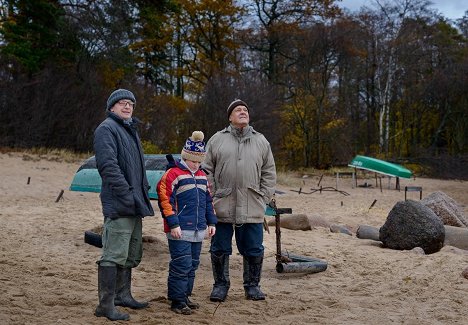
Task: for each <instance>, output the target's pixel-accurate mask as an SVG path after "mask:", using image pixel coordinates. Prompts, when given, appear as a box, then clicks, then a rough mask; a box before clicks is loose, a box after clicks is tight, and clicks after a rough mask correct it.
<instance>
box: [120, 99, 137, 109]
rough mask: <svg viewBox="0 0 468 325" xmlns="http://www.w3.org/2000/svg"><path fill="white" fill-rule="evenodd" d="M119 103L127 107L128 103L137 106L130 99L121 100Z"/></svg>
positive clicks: (130, 105) (131, 106)
mask: <svg viewBox="0 0 468 325" xmlns="http://www.w3.org/2000/svg"><path fill="white" fill-rule="evenodd" d="M117 104H118V105H119V106H122V107H125V106H127V105H128V106H129V107H130V108H133V107H134V106H135V103H133V102H131V101H128V100H119V101H118V102H117Z"/></svg>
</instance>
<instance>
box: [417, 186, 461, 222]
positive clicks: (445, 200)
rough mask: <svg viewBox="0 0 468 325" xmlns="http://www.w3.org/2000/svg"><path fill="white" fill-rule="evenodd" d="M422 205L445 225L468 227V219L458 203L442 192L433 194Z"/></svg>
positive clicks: (422, 201)
mask: <svg viewBox="0 0 468 325" xmlns="http://www.w3.org/2000/svg"><path fill="white" fill-rule="evenodd" d="M421 203H422V204H424V205H425V206H427V207H429V208H430V209H431V210H432V211H434V213H435V214H436V215H437V216H438V217H439V218H440V219H441V220H442V222H443V223H444V225H449V226H455V227H468V219H467V217H466V216H465V214H464V212H463V209H462V208H461V207H460V206H459V205H458V204H457V202H456V201H455V200H454V199H452V198H451V197H449V196H448V195H447V194H445V193H444V192H441V191H437V192H434V193H431V194H430V195H428V196H427V197H425V198H424V199H423V200H421Z"/></svg>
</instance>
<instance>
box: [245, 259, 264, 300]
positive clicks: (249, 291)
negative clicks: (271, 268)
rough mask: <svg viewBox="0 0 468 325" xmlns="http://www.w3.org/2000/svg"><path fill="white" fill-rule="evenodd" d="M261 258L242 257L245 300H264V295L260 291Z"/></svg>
mask: <svg viewBox="0 0 468 325" xmlns="http://www.w3.org/2000/svg"><path fill="white" fill-rule="evenodd" d="M262 265H263V256H244V274H243V275H244V290H245V298H247V299H249V300H265V294H264V293H263V292H262V290H260V285H259V283H260V277H261V274H262Z"/></svg>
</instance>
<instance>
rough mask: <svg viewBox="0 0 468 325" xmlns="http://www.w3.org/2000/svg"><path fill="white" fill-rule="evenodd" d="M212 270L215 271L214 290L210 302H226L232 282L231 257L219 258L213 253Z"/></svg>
mask: <svg viewBox="0 0 468 325" xmlns="http://www.w3.org/2000/svg"><path fill="white" fill-rule="evenodd" d="M211 268H212V269H213V278H214V281H215V283H214V284H213V290H212V291H211V295H210V300H211V301H217V302H221V301H224V300H226V297H227V294H228V291H229V287H230V286H231V282H230V280H229V255H227V254H221V255H219V256H217V255H215V254H214V253H211Z"/></svg>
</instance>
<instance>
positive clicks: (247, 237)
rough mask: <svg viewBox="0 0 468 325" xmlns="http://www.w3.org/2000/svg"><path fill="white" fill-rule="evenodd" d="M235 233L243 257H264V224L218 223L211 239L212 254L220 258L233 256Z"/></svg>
mask: <svg viewBox="0 0 468 325" xmlns="http://www.w3.org/2000/svg"><path fill="white" fill-rule="evenodd" d="M234 233H235V236H236V245H237V250H238V251H239V253H240V254H241V255H242V256H263V251H264V247H263V224H261V223H244V224H242V225H235V224H232V223H223V222H218V223H217V224H216V234H215V235H214V236H213V238H211V247H210V252H211V253H213V254H215V255H217V256H219V255H221V254H227V255H231V254H232V235H233V234H234Z"/></svg>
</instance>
